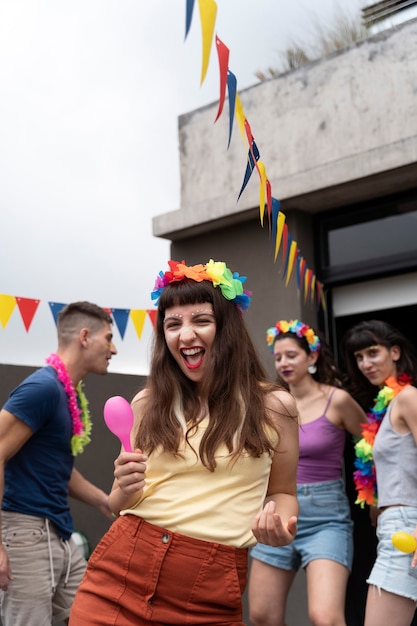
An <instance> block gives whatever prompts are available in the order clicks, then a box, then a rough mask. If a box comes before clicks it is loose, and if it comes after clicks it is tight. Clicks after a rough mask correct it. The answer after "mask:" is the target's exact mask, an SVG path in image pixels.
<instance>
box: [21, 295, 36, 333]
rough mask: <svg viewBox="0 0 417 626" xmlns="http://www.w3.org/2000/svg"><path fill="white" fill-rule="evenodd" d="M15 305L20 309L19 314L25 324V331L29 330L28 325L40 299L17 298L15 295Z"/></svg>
mask: <svg viewBox="0 0 417 626" xmlns="http://www.w3.org/2000/svg"><path fill="white" fill-rule="evenodd" d="M16 302H17V306H18V308H19V311H20V315H21V317H22V320H23V324H24V325H25V328H26V332H29V328H30V325H31V324H32V321H33V318H34V317H35V313H36V310H37V308H38V306H39V302H40V300H34V299H33V298H19V297H16Z"/></svg>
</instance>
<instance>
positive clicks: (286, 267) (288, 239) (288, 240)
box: [282, 229, 292, 280]
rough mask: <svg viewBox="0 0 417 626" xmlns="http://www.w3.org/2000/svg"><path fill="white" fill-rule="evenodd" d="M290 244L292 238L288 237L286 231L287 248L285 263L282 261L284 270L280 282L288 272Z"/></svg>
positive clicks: (288, 234)
mask: <svg viewBox="0 0 417 626" xmlns="http://www.w3.org/2000/svg"><path fill="white" fill-rule="evenodd" d="M291 244H292V236H291V235H290V233H289V232H288V229H287V248H286V255H285V261H284V268H283V272H282V280H284V278H285V277H286V274H287V272H288V263H289V260H290V252H291Z"/></svg>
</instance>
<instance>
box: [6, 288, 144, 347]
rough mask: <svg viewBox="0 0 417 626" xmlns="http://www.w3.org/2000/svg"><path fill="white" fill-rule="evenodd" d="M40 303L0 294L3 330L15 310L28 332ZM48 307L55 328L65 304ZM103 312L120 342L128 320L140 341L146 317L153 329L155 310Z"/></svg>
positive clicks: (30, 299) (112, 309)
mask: <svg viewBox="0 0 417 626" xmlns="http://www.w3.org/2000/svg"><path fill="white" fill-rule="evenodd" d="M40 302H41V301H40V300H39V299H35V298H22V297H20V296H10V295H6V294H0V324H1V325H2V327H3V329H4V328H6V326H7V325H8V323H9V321H10V319H11V317H12V315H13V312H14V310H15V309H16V308H17V310H18V311H19V313H20V317H21V318H22V321H23V325H24V327H25V329H26V332H29V330H30V327H31V325H32V322H33V320H34V318H35V315H36V313H37V312H38V309H39V304H40ZM48 305H49V309H50V311H51V313H52V317H53V320H54V323H55V326H56V325H57V324H58V315H59V312H60V311H61V309H63V308H64V306H66V303H63V302H48ZM103 310H104V311H106V313H108V314H109V315H110V316H111V317H112V319H113V321H114V323H115V326H116V327H117V329H118V331H119V333H120V337H121V338H122V340H123V339H124V336H125V334H126V330H127V325H128V322H129V320H131V322H132V324H133V327H134V329H135V331H136V335H137V337H138V339H141V337H142V332H143V328H144V325H145V320H146V318H147V317H148V318H149V320H150V322H151V324H152V327H153V328H154V327H155V321H156V309H118V308H114V307H112V308H109V307H103Z"/></svg>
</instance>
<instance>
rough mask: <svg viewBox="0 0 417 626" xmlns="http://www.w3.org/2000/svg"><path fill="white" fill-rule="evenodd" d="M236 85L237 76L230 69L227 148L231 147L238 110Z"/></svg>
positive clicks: (228, 79) (228, 76)
mask: <svg viewBox="0 0 417 626" xmlns="http://www.w3.org/2000/svg"><path fill="white" fill-rule="evenodd" d="M236 85H237V80H236V76H235V75H234V74H233V72H231V71H230V70H229V71H228V72H227V92H228V94H229V140H228V142H227V149H229V146H230V140H231V138H232V130H233V122H234V119H235V110H236V112H237V102H236ZM238 120H239V118H238Z"/></svg>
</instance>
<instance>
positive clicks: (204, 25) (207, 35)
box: [198, 0, 217, 85]
mask: <svg viewBox="0 0 417 626" xmlns="http://www.w3.org/2000/svg"><path fill="white" fill-rule="evenodd" d="M198 6H199V9H200V21H201V36H202V44H203V59H202V67H201V81H200V85H202V84H203V83H204V79H205V77H206V74H207V69H208V65H209V60H210V50H211V44H212V42H213V34H214V26H215V23H216V14H217V4H216V2H215V1H214V0H198Z"/></svg>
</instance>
